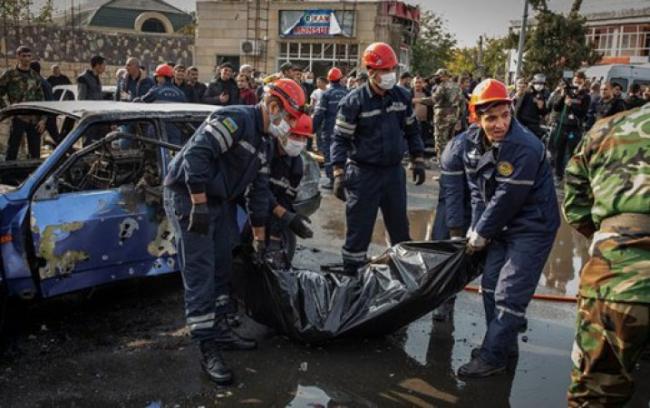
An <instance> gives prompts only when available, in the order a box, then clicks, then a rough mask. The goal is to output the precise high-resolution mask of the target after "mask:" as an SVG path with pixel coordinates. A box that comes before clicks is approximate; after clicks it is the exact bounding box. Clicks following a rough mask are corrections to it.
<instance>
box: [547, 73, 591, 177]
mask: <svg viewBox="0 0 650 408" xmlns="http://www.w3.org/2000/svg"><path fill="white" fill-rule="evenodd" d="M585 82H586V77H585V74H584V72H577V73H576V74H575V75H574V76H573V81H572V82H569V81H568V80H564V84H563V86H562V88H561V89H560V92H558V93H556V95H555V96H554V99H553V100H552V101H551V106H552V108H553V111H554V112H555V113H556V115H555V117H556V122H555V127H554V130H553V133H552V135H551V145H552V147H553V151H552V153H553V159H554V165H555V175H556V176H557V178H558V179H559V180H562V178H563V177H564V167H565V166H566V161H567V156H568V157H571V155H572V154H573V150H574V149H575V147H576V146H577V145H578V143H579V142H580V139H581V138H582V133H583V126H584V122H585V118H586V116H587V111H588V110H589V103H590V100H591V98H590V97H589V91H588V90H587V89H586V88H585Z"/></svg>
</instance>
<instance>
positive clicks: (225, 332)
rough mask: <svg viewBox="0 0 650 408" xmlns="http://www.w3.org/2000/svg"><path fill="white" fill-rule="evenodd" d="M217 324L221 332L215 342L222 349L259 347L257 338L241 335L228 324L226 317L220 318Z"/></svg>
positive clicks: (251, 348)
mask: <svg viewBox="0 0 650 408" xmlns="http://www.w3.org/2000/svg"><path fill="white" fill-rule="evenodd" d="M216 326H217V327H216V330H217V332H218V333H219V334H218V336H217V337H216V338H215V339H214V342H215V344H216V345H217V347H219V349H220V350H253V349H255V348H257V342H256V341H255V340H252V339H247V338H245V337H241V336H240V335H239V334H237V332H235V331H234V330H233V329H232V327H230V326H229V325H228V322H227V321H226V319H221V320H219V321H218V322H217V323H216Z"/></svg>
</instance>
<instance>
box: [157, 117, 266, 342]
mask: <svg viewBox="0 0 650 408" xmlns="http://www.w3.org/2000/svg"><path fill="white" fill-rule="evenodd" d="M269 146H270V143H269V141H268V139H267V137H265V134H264V124H263V121H262V113H261V111H260V110H259V108H258V107H256V106H229V107H226V108H223V109H220V110H218V111H216V112H214V113H213V114H212V115H210V117H209V118H208V119H206V121H205V122H204V123H203V124H202V125H201V127H199V129H198V130H197V131H196V133H194V135H193V136H192V137H191V138H190V140H189V141H188V142H187V143H186V144H185V146H183V148H182V149H181V150H180V152H178V154H176V156H174V159H173V160H172V161H171V163H170V164H169V168H168V170H169V171H168V173H167V176H166V177H165V183H164V184H165V211H166V212H167V216H168V218H169V220H170V222H171V223H172V225H173V227H174V230H175V234H176V243H177V248H178V252H179V260H180V265H181V272H182V274H183V281H184V284H185V313H186V317H187V324H188V325H189V327H190V332H191V333H192V337H193V338H195V339H197V340H206V339H210V338H213V337H215V336H216V335H217V334H218V333H215V322H216V321H218V320H219V319H220V318H221V317H222V316H223V314H224V313H229V312H231V311H233V307H232V303H231V302H230V296H229V292H230V289H229V285H230V275H231V263H232V249H233V247H234V245H235V244H236V243H237V242H238V239H239V231H238V227H237V220H236V211H237V206H236V201H237V200H238V199H239V198H240V197H241V196H243V195H245V197H246V204H247V209H248V213H249V217H250V221H251V224H252V225H253V226H254V227H261V226H264V225H265V224H266V221H267V214H268V208H269V200H270V191H269V166H268V162H267V158H268V157H269V155H270V154H271V152H270V147H269ZM190 191H191V192H192V193H200V192H205V194H206V195H207V196H208V207H209V211H210V229H209V233H208V235H207V236H204V235H200V234H196V233H194V232H189V231H187V228H188V225H189V215H190V211H191V209H192V203H191V200H190V194H189V192H190Z"/></svg>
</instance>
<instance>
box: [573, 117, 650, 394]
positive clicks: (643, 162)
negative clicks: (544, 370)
mask: <svg viewBox="0 0 650 408" xmlns="http://www.w3.org/2000/svg"><path fill="white" fill-rule="evenodd" d="M565 174H566V187H565V199H564V216H565V217H566V219H567V221H568V222H569V223H570V224H571V225H572V226H573V227H574V228H575V229H577V230H578V231H579V232H580V233H582V234H583V235H585V236H587V237H591V236H593V241H592V244H591V247H590V249H589V255H590V257H591V258H590V259H589V262H588V263H587V264H586V265H585V266H584V268H583V270H582V274H581V277H580V303H579V310H578V321H577V333H576V338H575V343H574V346H573V351H572V353H571V358H572V360H573V364H574V365H573V370H572V374H571V380H572V381H571V385H570V386H569V393H568V399H569V406H571V407H586V406H589V407H591V406H623V405H625V403H626V402H627V401H628V400H629V399H630V397H631V396H632V393H633V388H634V385H633V381H632V370H633V369H634V366H635V364H636V362H637V361H638V359H639V357H640V356H641V354H642V352H643V350H644V348H645V347H646V346H647V345H648V344H649V343H650V106H647V105H646V107H645V108H641V109H636V110H633V111H627V112H622V113H620V114H617V115H615V116H612V117H610V118H607V119H603V120H601V121H600V122H597V123H596V125H595V126H594V127H593V128H592V130H591V131H590V132H589V133H588V134H587V135H585V137H584V138H583V140H582V142H581V144H580V146H579V147H578V149H577V151H576V153H575V155H574V156H573V158H572V159H571V161H570V162H569V164H568V166H567V168H566V173H565Z"/></svg>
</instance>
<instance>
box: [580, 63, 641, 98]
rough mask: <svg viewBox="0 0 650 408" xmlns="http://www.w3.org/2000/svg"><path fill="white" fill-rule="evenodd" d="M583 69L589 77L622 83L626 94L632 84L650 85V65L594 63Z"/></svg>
mask: <svg viewBox="0 0 650 408" xmlns="http://www.w3.org/2000/svg"><path fill="white" fill-rule="evenodd" d="M582 71H583V72H584V73H585V75H586V76H587V79H591V78H596V81H599V82H602V81H610V82H611V83H613V84H620V85H621V87H622V88H623V93H624V94H627V89H628V87H629V86H630V85H632V84H639V85H641V86H644V85H650V65H618V64H616V65H594V66H592V67H589V68H586V69H584V70H582Z"/></svg>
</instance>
